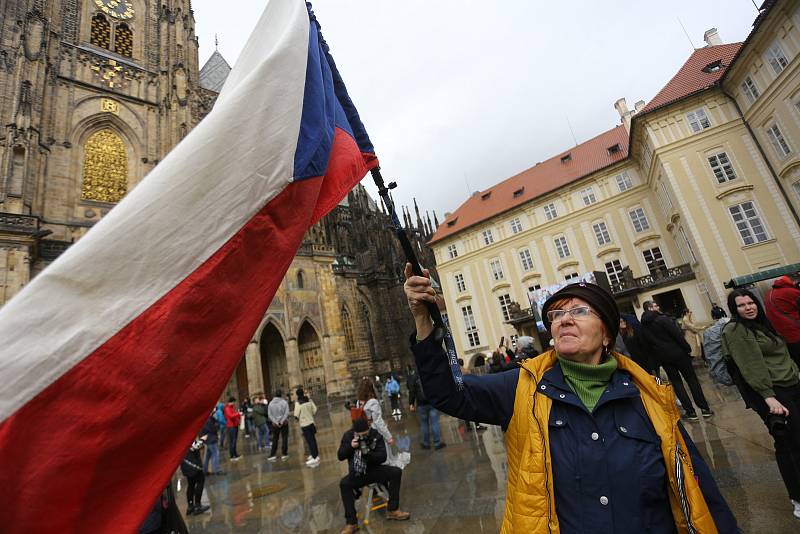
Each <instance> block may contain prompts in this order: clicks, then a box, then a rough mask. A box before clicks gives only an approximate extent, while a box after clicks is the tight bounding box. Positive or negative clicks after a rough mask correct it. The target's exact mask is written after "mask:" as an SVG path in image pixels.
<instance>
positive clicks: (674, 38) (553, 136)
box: [192, 0, 760, 222]
mask: <svg viewBox="0 0 800 534" xmlns="http://www.w3.org/2000/svg"><path fill="white" fill-rule="evenodd" d="M312 3H313V5H314V10H315V12H316V14H317V18H318V19H319V21H320V23H321V24H322V32H323V35H324V36H325V39H326V40H327V41H328V44H329V45H330V47H331V52H332V54H333V57H334V59H335V60H336V63H337V65H338V66H339V70H340V71H341V73H342V76H343V78H344V80H345V83H346V84H347V87H348V90H349V92H350V96H351V97H352V98H353V101H354V102H355V104H356V106H357V107H358V109H359V112H360V114H361V118H362V120H363V121H364V124H365V125H366V127H367V131H368V132H369V134H370V137H371V138H372V142H373V143H374V144H375V148H376V151H377V154H378V157H379V159H380V161H381V167H382V169H383V174H384V177H385V178H387V179H389V180H395V181H397V182H398V185H399V187H398V189H396V190H395V192H394V195H395V199H396V200H397V201H398V203H400V204H406V205H410V204H411V199H412V197H416V198H417V200H418V202H419V203H420V208H422V209H423V210H424V209H429V210H432V209H435V210H436V211H437V213H438V215H439V221H440V222H441V220H442V218H443V214H444V212H447V211H454V210H455V209H456V208H457V207H458V206H459V205H460V204H461V203H462V202H464V201H465V200H466V199H467V198H468V197H469V195H470V193H471V192H472V191H477V190H482V189H486V188H488V187H491V186H492V185H494V184H496V183H497V182H500V181H502V180H504V179H505V178H508V177H510V176H512V175H514V174H516V173H518V172H520V171H523V170H525V169H527V168H529V167H532V166H533V165H535V164H536V162H538V161H542V160H544V159H547V158H549V157H551V156H553V155H555V154H556V153H558V152H561V151H563V150H564V149H566V148H569V147H570V146H572V145H574V142H573V140H572V134H571V133H570V130H569V126H568V123H567V117H569V121H570V122H571V124H572V128H573V130H574V132H575V136H576V137H577V140H578V142H579V143H580V142H583V141H585V140H587V139H590V138H592V137H594V136H595V135H597V134H599V133H601V132H603V131H605V130H607V129H610V128H612V127H613V126H615V125H617V124H619V122H620V121H619V115H618V114H617V112H616V111H615V110H614V107H613V103H614V102H615V101H616V100H617V99H618V98H620V97H626V98H627V101H628V105H629V107H631V108H633V104H634V103H635V102H636V101H637V100H645V101H648V100H650V99H651V98H652V97H653V96H654V95H655V94H656V93H657V92H658V91H659V89H661V87H663V86H664V84H666V83H667V81H668V80H669V79H670V78H671V77H672V76H673V75H674V74H675V72H676V71H677V69H678V68H680V66H681V65H682V64H683V62H684V61H685V60H686V59H687V58H688V56H689V55H690V54H691V52H692V46H691V45H690V44H689V39H688V38H687V36H686V34H684V31H683V29H682V28H681V26H680V24H679V22H678V19H680V21H681V22H682V23H683V25H684V26H685V28H686V31H687V32H688V34H689V37H691V40H692V41H693V42H694V46H696V47H700V46H704V45H705V43H704V42H703V33H704V32H705V30H707V29H708V28H711V27H716V28H718V29H719V32H720V35H721V36H722V39H723V41H724V42H726V43H730V42H737V41H742V40H744V39H745V38H746V37H747V34H748V33H749V31H750V28H751V27H752V23H753V20H754V19H755V17H756V15H757V12H756V9H755V7H754V5H753V2H752V0H669V1H668V2H664V1H663V0H660V1H654V0H644V1H642V0H638V1H633V0H597V1H589V0H571V1H561V2H552V1H548V2H545V1H543V0H536V1H534V0H494V1H486V0H480V1H478V0H435V1H434V0H324V1H322V0H317V1H315V2H312ZM758 3H760V0H758ZM192 5H193V8H194V13H195V19H196V22H197V34H198V36H199V39H200V64H201V66H202V64H203V63H204V62H205V60H206V59H207V58H208V57H209V56H210V55H211V53H212V52H213V51H214V34H218V35H219V40H220V45H219V50H220V52H221V53H222V55H223V56H224V57H225V58H226V59H227V60H228V62H229V63H231V64H232V65H233V64H234V63H235V61H236V58H237V57H238V55H239V52H240V51H241V49H242V47H243V46H244V44H245V42H246V40H247V38H248V36H249V35H250V32H251V31H252V29H253V27H254V26H255V24H256V22H257V20H258V18H259V16H260V15H261V11H262V9H263V6H264V5H265V1H263V0H237V1H236V2H222V1H220V0H194V1H193V2H192ZM363 183H364V184H365V185H367V186H368V187H370V186H371V178H370V177H369V176H367V177H366V178H365V179H364V181H363ZM370 191H371V192H372V193H373V195H375V188H374V187H370ZM375 196H376V195H375Z"/></svg>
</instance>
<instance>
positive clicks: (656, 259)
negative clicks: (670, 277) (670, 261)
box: [642, 247, 667, 274]
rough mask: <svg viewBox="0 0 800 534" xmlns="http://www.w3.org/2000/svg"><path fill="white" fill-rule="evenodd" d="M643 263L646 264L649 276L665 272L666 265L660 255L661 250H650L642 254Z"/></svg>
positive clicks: (656, 248)
mask: <svg viewBox="0 0 800 534" xmlns="http://www.w3.org/2000/svg"><path fill="white" fill-rule="evenodd" d="M642 256H644V261H645V263H647V269H648V270H649V271H650V274H656V273H658V272H661V271H666V270H667V263H666V262H665V261H664V256H662V255H661V249H660V248H658V247H654V248H651V249H649V250H645V251H644V252H642Z"/></svg>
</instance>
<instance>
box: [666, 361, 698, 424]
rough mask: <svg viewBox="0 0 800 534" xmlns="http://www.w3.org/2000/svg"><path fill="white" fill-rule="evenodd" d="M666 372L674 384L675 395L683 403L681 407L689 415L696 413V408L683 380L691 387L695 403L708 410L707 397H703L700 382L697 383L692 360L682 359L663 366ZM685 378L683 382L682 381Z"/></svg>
mask: <svg viewBox="0 0 800 534" xmlns="http://www.w3.org/2000/svg"><path fill="white" fill-rule="evenodd" d="M662 367H663V368H664V371H666V373H667V376H668V377H669V381H670V382H672V387H673V388H674V389H675V395H677V397H678V400H679V401H681V406H683V409H684V410H686V413H687V414H688V415H691V414H693V413H695V409H694V406H693V405H692V401H691V399H689V395H687V394H686V389H684V387H683V380H686V383H687V384H688V385H689V390H690V391H691V392H692V397H694V402H695V403H696V404H697V405H698V406H699V407H700V409H701V410H708V409H709V407H708V401H707V400H706V396H705V395H703V389H702V388H701V387H700V382H698V381H697V375H696V374H695V373H694V368H693V367H692V360H691V358H682V359H681V360H679V361H677V362H674V363H669V364H662ZM681 377H683V380H681Z"/></svg>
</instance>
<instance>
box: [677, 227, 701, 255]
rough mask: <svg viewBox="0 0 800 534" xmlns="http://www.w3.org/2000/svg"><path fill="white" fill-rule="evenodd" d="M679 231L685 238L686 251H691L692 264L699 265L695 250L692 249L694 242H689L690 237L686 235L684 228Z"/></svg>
mask: <svg viewBox="0 0 800 534" xmlns="http://www.w3.org/2000/svg"><path fill="white" fill-rule="evenodd" d="M679 231H680V233H681V236H682V237H683V242H684V243H686V250H688V251H689V256H691V257H692V263H697V256H695V254H694V248H692V242H691V241H689V236H687V235H686V231H685V230H684V229H683V228H681V229H680V230H679Z"/></svg>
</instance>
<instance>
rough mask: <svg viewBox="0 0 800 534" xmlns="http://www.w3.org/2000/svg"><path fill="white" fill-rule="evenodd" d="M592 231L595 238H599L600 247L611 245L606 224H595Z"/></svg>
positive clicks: (601, 222)
mask: <svg viewBox="0 0 800 534" xmlns="http://www.w3.org/2000/svg"><path fill="white" fill-rule="evenodd" d="M592 229H593V230H594V236H595V237H596V238H597V244H598V245H600V246H603V245H608V244H609V243H611V235H609V233H608V227H607V226H606V223H605V222H603V221H600V222H598V223H595V224H593V225H592Z"/></svg>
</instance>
